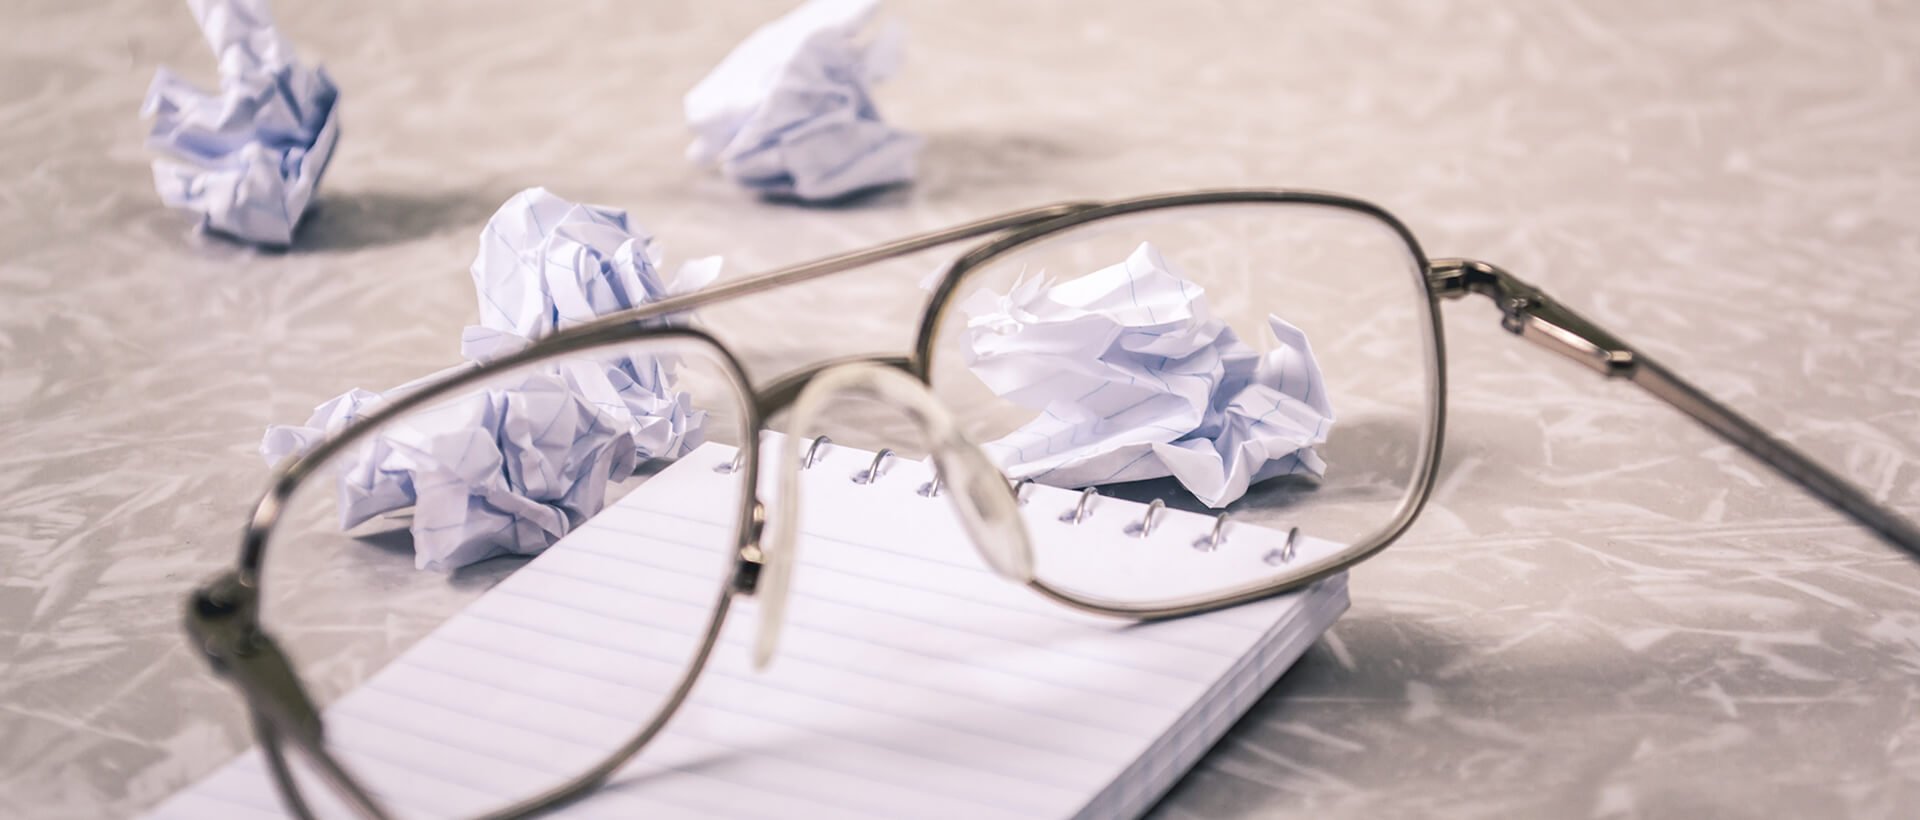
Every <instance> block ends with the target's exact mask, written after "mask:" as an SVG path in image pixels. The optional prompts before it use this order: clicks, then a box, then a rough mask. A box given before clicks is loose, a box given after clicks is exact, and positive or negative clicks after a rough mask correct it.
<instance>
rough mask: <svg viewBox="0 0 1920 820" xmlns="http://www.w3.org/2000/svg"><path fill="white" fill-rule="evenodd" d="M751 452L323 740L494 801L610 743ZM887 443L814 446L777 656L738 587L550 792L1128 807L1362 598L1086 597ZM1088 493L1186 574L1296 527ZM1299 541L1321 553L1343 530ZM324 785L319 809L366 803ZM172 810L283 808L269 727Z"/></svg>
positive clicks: (1098, 541)
mask: <svg viewBox="0 0 1920 820" xmlns="http://www.w3.org/2000/svg"><path fill="white" fill-rule="evenodd" d="M768 449H771V448H768ZM732 457H733V451H732V449H731V448H725V447H721V446H718V445H708V446H706V447H703V448H702V449H701V450H699V451H697V452H695V453H694V454H692V455H690V456H689V457H687V458H685V459H683V460H682V461H681V462H679V463H677V464H675V465H674V466H673V467H670V468H668V469H667V470H665V471H663V472H662V473H661V474H660V475H658V476H656V477H654V478H653V479H651V480H649V481H647V482H646V483H645V484H643V485H642V486H641V487H640V488H639V489H637V490H635V491H634V492H633V493H632V494H630V495H628V496H627V497H626V498H625V499H623V500H621V501H620V502H618V503H617V504H616V505H615V506H614V507H612V508H610V509H608V510H606V511H604V512H603V513H601V514H600V515H599V516H596V517H595V518H593V519H592V520H591V521H589V522H587V523H586V524H585V525H583V526H582V527H581V528H579V529H578V530H576V531H575V532H573V533H572V534H570V535H568V536H567V537H566V538H565V539H562V540H561V541H560V542H559V543H558V544H556V545H555V546H554V547H552V548H551V549H549V550H548V551H547V552H546V553H544V554H542V555H541V556H540V557H538V558H537V559H535V560H534V561H532V562H530V563H529V564H528V565H527V566H526V567H524V568H522V569H521V570H520V571H518V572H516V573H515V574H514V575H512V576H510V577H509V578H507V579H506V580H505V581H503V582H501V583H500V584H499V585H498V586H496V587H495V588H494V589H493V590H491V591H489V592H488V593H487V594H486V595H485V596H483V597H482V598H481V599H480V600H478V601H476V602H475V603H474V604H473V605H471V606H470V607H468V608H467V609H466V610H465V611H463V612H462V613H461V614H459V615H457V616H455V617H454V618H453V619H451V620H449V621H448V622H447V623H446V624H444V625H443V626H442V627H441V628H439V629H438V630H436V631H435V632H434V633H433V634H432V635H430V636H429V637H427V638H426V639H424V640H423V641H422V642H421V643H420V644H418V645H416V646H414V647H413V648H411V649H409V650H408V651H407V652H406V653H404V654H403V655H402V656H401V657H400V658H399V659H397V660H396V661H395V662H394V663H392V664H391V665H389V666H388V667H387V668H385V669H383V670H381V671H380V672H378V673H376V674H375V675H374V676H373V677H372V678H371V679H369V680H368V681H367V682H366V683H365V684H364V685H362V686H361V687H360V688H358V689H356V690H355V691H353V692H352V693H349V694H348V695H346V696H344V697H342V698H341V699H340V700H339V701H338V702H337V703H335V704H333V705H332V706H330V707H328V709H327V731H328V738H329V743H330V745H331V746H332V747H333V748H334V749H336V750H337V751H338V752H339V753H340V754H341V755H342V756H343V757H344V758H345V760H346V762H347V765H348V766H349V767H350V768H352V769H353V770H354V771H355V772H356V773H358V774H360V775H361V776H362V777H363V778H364V780H365V781H366V785H367V786H368V787H369V788H370V789H371V790H372V791H374V792H375V793H376V794H378V795H380V796H381V797H382V798H383V799H385V800H387V801H388V802H389V803H390V804H391V805H392V807H393V809H394V811H395V812H396V813H397V814H399V815H400V816H418V817H430V816H448V815H457V814H475V813H480V812H484V811H487V810H490V809H498V808H500V807H502V806H504V805H505V804H507V803H508V802H511V801H512V800H513V799H515V798H519V797H524V796H526V795H528V794H530V793H532V792H533V791H535V790H537V789H538V788H539V787H541V786H548V785H551V784H552V783H554V782H555V781H556V780H557V776H558V775H561V774H565V773H567V772H571V771H575V770H584V769H585V768H586V766H588V765H591V763H593V762H597V761H595V760H593V758H594V757H596V753H598V752H601V751H604V750H605V749H606V748H609V746H610V745H612V744H615V743H617V742H618V739H619V738H621V737H624V736H625V735H627V734H630V733H631V732H632V731H633V729H634V728H635V727H637V725H638V722H639V721H640V720H641V719H643V717H644V715H643V714H635V710H640V711H644V707H643V706H641V705H640V703H641V702H643V701H649V698H647V697H643V696H642V694H643V690H646V689H649V688H652V689H656V690H657V689H660V688H662V687H664V686H666V685H668V684H669V683H670V680H671V677H672V671H673V669H674V668H675V667H674V664H673V663H672V662H671V661H670V660H668V659H664V658H655V657H651V656H652V655H657V654H659V653H658V652H657V651H656V649H657V647H655V646H652V645H650V644H649V642H648V638H647V636H648V634H649V632H648V627H647V626H646V624H648V623H650V622H651V623H658V622H660V618H662V617H664V615H663V613H667V612H668V611H669V610H672V611H673V612H680V613H684V612H685V611H686V610H685V608H686V607H697V606H711V604H712V600H713V598H714V596H715V595H716V594H717V592H718V590H717V589H716V588H700V589H692V588H688V585H686V584H675V583H674V580H675V579H676V578H677V577H681V576H678V575H676V572H678V571H679V570H681V569H684V568H685V567H686V566H689V564H688V562H692V561H701V560H711V559H712V558H713V557H715V556H714V555H713V554H712V553H713V550H715V549H718V545H719V544H721V543H722V542H723V541H724V540H725V539H724V538H723V536H725V535H726V534H727V526H728V525H723V524H722V523H720V522H730V521H731V520H732V516H733V515H734V510H733V509H732V508H731V506H729V505H723V504H719V503H716V502H715V501H714V499H716V498H719V497H721V496H722V495H724V494H725V491H726V488H727V487H728V486H730V485H729V484H727V483H726V482H728V481H730V480H731V479H730V478H729V476H727V475H723V474H720V473H716V472H715V471H714V470H713V467H714V466H715V465H718V464H722V463H725V462H728V461H730V460H731V459H732ZM870 459H871V454H870V453H866V452H863V451H857V450H852V449H847V448H835V447H828V448H824V451H823V455H822V458H821V459H820V460H819V462H818V463H817V464H816V466H815V467H814V468H813V469H812V470H810V471H808V473H807V474H806V477H805V479H804V484H803V495H802V500H803V504H804V505H805V509H806V510H807V514H806V516H805V518H804V519H803V533H804V535H803V538H802V543H801V547H800V554H799V564H798V566H797V567H796V571H795V577H794V589H793V600H792V603H791V605H790V607H789V611H788V621H787V626H786V630H785V633H784V635H783V638H782V641H781V648H780V654H779V656H778V657H777V658H776V660H775V661H774V663H773V665H772V667H771V668H769V669H767V670H765V671H762V672H756V671H754V670H753V669H752V668H751V664H750V661H749V658H750V654H751V653H750V649H749V648H750V646H751V642H752V639H753V637H754V630H755V628H756V627H757V623H758V621H757V617H756V616H757V614H758V613H757V611H756V609H755V607H754V606H753V602H752V599H751V598H743V599H740V600H739V601H738V602H737V603H736V604H735V606H734V608H733V611H732V612H731V613H730V615H729V616H728V619H727V622H726V626H725V628H724V629H723V631H722V637H721V640H720V644H719V645H718V646H717V647H716V649H715V651H714V654H713V657H712V658H711V660H710V662H709V664H708V666H707V668H706V670H705V672H704V673H703V675H702V677H701V678H700V680H699V683H698V684H697V685H696V686H695V688H694V690H693V693H692V695H691V697H690V699H689V701H688V702H687V703H686V704H685V705H684V706H683V707H682V708H681V710H680V711H679V712H678V713H677V714H676V715H675V717H674V719H673V721H672V722H671V723H669V724H668V726H667V729H666V730H665V731H664V732H663V733H662V734H661V735H660V736H659V737H657V738H655V740H654V741H653V742H652V744H650V745H649V746H648V747H647V748H646V749H645V750H644V751H643V752H642V753H641V754H640V756H639V758H638V760H637V761H636V763H635V764H633V765H631V766H629V767H628V769H626V770H625V771H623V772H622V773H621V774H620V775H617V776H616V777H615V778H614V780H613V781H612V783H611V784H610V785H609V786H608V787H606V788H602V789H601V790H599V791H598V792H596V793H595V794H594V795H593V796H592V797H590V798H588V799H586V800H582V801H580V802H577V803H575V804H572V805H570V806H568V807H566V808H565V809H563V810H561V811H559V812H557V813H556V814H555V815H553V816H559V817H631V816H636V815H643V814H644V815H645V816H649V817H712V816H721V817H768V816H783V817H790V816H806V817H881V818H886V817H905V816H914V817H956V818H959V817H965V818H996V817H1008V818H1011V817H1061V818H1064V817H1073V816H1077V815H1083V814H1084V815H1086V816H1095V815H1111V814H1113V813H1116V812H1119V813H1124V814H1135V813H1138V812H1139V811H1142V810H1144V809H1145V808H1146V807H1147V806H1149V805H1151V802H1152V801H1153V800H1154V799H1157V797H1158V795H1159V794H1161V793H1162V792H1163V791H1164V790H1165V789H1166V788H1167V787H1168V786H1169V785H1171V783H1172V782H1173V781H1174V780H1175V779H1177V778H1178V776H1179V775H1180V774H1181V773H1182V772H1184V771H1185V769H1186V768H1187V767H1188V766H1191V765H1192V763H1193V761H1194V760H1195V759H1197V758H1198V756H1199V755H1200V754H1201V753H1203V752H1204V751H1205V749H1206V747H1207V746H1209V745H1211V743H1212V742H1213V741H1214V740H1215V739H1217V738H1218V736H1219V734H1220V732H1222V731H1224V729H1225V727H1226V726H1227V725H1228V724H1230V723H1231V721H1232V720H1233V719H1234V718H1236V717H1237V716H1238V715H1239V714H1241V713H1242V712H1243V711H1244V710H1245V709H1246V707H1247V706H1248V705H1250V704H1251V702H1252V700H1253V699H1254V698H1255V697H1257V696H1258V695H1259V694H1260V692H1262V691H1264V690H1265V689H1266V688H1267V687H1268V686H1270V685H1271V683H1272V681H1273V680H1274V679H1275V678H1277V677H1278V675H1279V673H1280V672H1281V671H1283V670H1284V669H1285V668H1286V666H1287V665H1290V664H1291V662H1292V661H1293V659H1294V658H1295V657H1297V656H1298V654H1299V652H1300V651H1302V650H1303V649H1304V648H1305V647H1306V646H1307V645H1308V644H1310V643H1311V642H1312V640H1313V639H1314V638H1316V637H1317V636H1318V635H1319V633H1320V632H1321V631H1323V630H1324V629H1325V627H1326V625H1328V624H1330V623H1331V622H1332V620H1333V619H1334V618H1335V617H1337V616H1338V614H1339V612H1340V611H1342V610H1343V609H1344V607H1345V600H1346V599H1345V590H1344V585H1343V583H1342V582H1341V581H1342V579H1334V582H1330V583H1325V584H1323V585H1321V586H1319V587H1316V588H1315V589H1314V590H1313V591H1311V592H1309V593H1305V594H1295V595H1289V596H1285V597H1281V598H1276V599H1270V600H1266V601H1262V602H1257V603H1254V604H1249V605H1245V606H1241V607H1236V608H1233V609H1229V610H1225V611H1221V612H1216V613H1211V614H1208V615H1204V616H1197V617H1192V618H1185V619H1180V620H1176V621H1169V622H1163V623H1156V624H1147V625H1129V624H1126V623H1124V622H1115V621H1108V620H1104V619H1100V618H1096V617H1092V616H1087V615H1082V614H1079V613H1076V612H1074V611H1071V610H1068V609H1066V608H1064V607H1061V606H1059V605H1056V604H1053V603H1051V602H1048V601H1047V600H1045V599H1043V598H1041V597H1040V596H1038V595H1037V594H1036V593H1034V592H1032V591H1031V590H1028V589H1026V588H1024V587H1022V586H1019V585H1015V584H1010V583H1008V582H1006V581H1004V580H1001V579H999V578H998V577H995V576H993V575H991V574H990V573H989V572H988V571H987V569H986V568H985V566H984V565H983V564H982V563H981V561H980V559H979V558H978V557H977V555H976V554H975V553H974V551H973V549H972V547H971V546H970V545H969V544H968V543H967V542H966V539H965V536H964V535H963V534H962V531H961V529H960V527H959V525H958V522H957V521H956V520H954V518H953V513H952V510H951V507H950V506H949V505H948V504H947V503H946V502H944V501H943V500H940V499H928V498H925V497H923V496H920V495H917V494H915V493H914V488H917V487H918V486H919V485H920V484H921V483H924V482H925V481H926V479H927V474H926V468H925V467H924V466H923V465H920V464H916V463H912V462H905V461H897V460H896V461H892V462H889V464H888V466H887V467H886V469H884V470H883V474H882V476H881V477H880V478H879V479H878V480H877V481H876V482H874V483H872V484H857V483H854V482H852V481H851V480H850V479H849V477H850V476H851V475H852V474H853V473H855V472H858V471H860V470H862V469H864V468H865V467H866V466H867V464H868V462H869V461H870ZM1074 497H1075V494H1074V493H1070V492H1065V491H1058V490H1053V489H1051V488H1032V489H1031V490H1030V491H1029V498H1030V499H1031V500H1030V502H1029V504H1028V507H1027V510H1028V520H1029V524H1030V526H1031V527H1032V528H1033V531H1034V541H1035V543H1036V544H1037V545H1044V547H1043V548H1044V549H1046V550H1066V549H1077V550H1081V551H1083V552H1085V553H1087V554H1089V555H1096V556H1097V555H1098V554H1099V553H1098V551H1101V550H1105V551H1107V554H1109V555H1113V556H1127V555H1131V556H1132V557H1131V558H1127V559H1126V560H1125V561H1123V562H1122V565H1123V566H1127V567H1131V568H1132V569H1131V570H1129V571H1134V570H1138V569H1139V568H1140V567H1142V566H1149V565H1151V566H1154V567H1157V570H1158V571H1160V572H1162V573H1163V574H1165V575H1168V576H1170V577H1171V576H1177V578H1176V580H1178V578H1188V579H1189V582H1191V580H1190V579H1191V578H1194V577H1213V576H1215V575H1217V574H1218V573H1222V572H1231V571H1233V569H1232V568H1233V567H1234V566H1239V567H1240V568H1241V569H1242V570H1246V571H1253V568H1254V567H1265V566H1266V565H1265V564H1264V563H1262V562H1260V561H1259V560H1258V555H1259V554H1260V553H1261V552H1263V551H1265V550H1267V549H1269V548H1272V547H1278V546H1280V545H1281V544H1283V543H1284V535H1283V534H1279V533H1273V532H1271V531H1267V530H1264V529H1260V528H1255V527H1239V528H1235V529H1233V530H1231V531H1230V533H1229V535H1230V538H1231V541H1230V542H1229V543H1230V545H1231V546H1230V547H1224V548H1222V549H1221V550H1220V551H1218V552H1214V553H1200V552H1197V551H1194V550H1193V549H1192V548H1191V547H1190V543H1191V541H1192V540H1194V539H1195V538H1197V537H1199V536H1200V535H1203V534H1204V533H1205V531H1206V528H1207V526H1210V523H1211V522H1210V519H1206V518H1204V517H1200V516H1190V515H1187V514H1185V513H1174V512H1171V511H1169V512H1168V513H1167V514H1166V515H1165V517H1164V518H1163V519H1162V524H1161V526H1160V527H1159V528H1156V531H1155V532H1154V534H1153V535H1152V536H1151V537H1150V538H1148V539H1130V538H1127V537H1126V536H1123V535H1121V534H1120V529H1121V527H1122V526H1123V524H1124V522H1125V521H1128V520H1133V519H1135V518H1137V517H1138V516H1139V514H1140V513H1141V511H1143V510H1144V508H1143V507H1142V506H1141V505H1137V504H1132V503H1126V502H1119V501H1103V502H1100V503H1099V504H1097V505H1096V507H1095V508H1094V509H1093V511H1092V514H1091V515H1090V516H1089V518H1088V519H1087V520H1085V521H1082V522H1081V523H1079V524H1068V523H1064V522H1060V521H1058V520H1057V517H1058V513H1059V512H1060V511H1061V510H1064V509H1066V508H1067V507H1069V506H1071V503H1072V501H1073V500H1074ZM1153 544H1158V545H1159V546H1160V547H1162V548H1163V549H1162V551H1161V553H1152V552H1149V551H1147V550H1145V549H1144V546H1147V545H1153ZM1134 547H1142V549H1139V550H1134V551H1133V552H1128V550H1133V548H1134ZM1296 547H1297V548H1298V549H1299V550H1300V551H1301V554H1300V555H1299V556H1297V560H1311V558H1312V554H1313V553H1314V552H1315V551H1318V550H1322V549H1326V548H1331V545H1323V544H1319V543H1318V542H1314V543H1311V544H1308V543H1306V542H1303V543H1302V544H1297V545H1296ZM1162 553H1164V555H1163V554H1162ZM1165 556H1174V557H1173V558H1168V557H1165ZM1249 556H1252V557H1251V558H1249ZM1216 559H1219V560H1216ZM1240 559H1247V560H1245V561H1241V560H1240ZM1085 560H1091V559H1085ZM503 737H510V738H512V739H513V742H512V743H509V744H502V743H501V742H500V739H501V738H503ZM482 738H484V739H486V742H485V743H482V742H480V739H482ZM503 748H505V749H507V750H508V751H502V749H503ZM481 750H484V753H482V751H481ZM314 785H315V789H314V790H313V791H311V792H309V799H310V800H313V802H314V803H315V804H316V809H318V810H320V811H321V812H322V813H323V815H326V816H348V815H347V814H346V813H345V812H344V811H342V810H341V808H342V807H340V806H338V805H337V804H336V803H335V801H334V800H333V799H332V798H331V796H330V795H326V794H325V793H324V789H321V788H319V784H317V783H316V784H314ZM153 816H154V817H160V818H188V817H192V818H200V817H209V816H235V817H247V816H259V817H275V816H281V809H280V805H279V799H278V797H277V795H276V794H275V792H274V790H273V788H272V786H271V785H270V783H269V781H268V780H267V777H266V774H265V765H264V762H263V760H262V758H261V757H260V755H259V754H258V753H257V752H249V753H248V754H246V755H243V756H242V757H240V758H239V759H238V760H236V761H235V762H234V763H232V764H230V765H229V766H227V767H226V768H224V769H222V770H220V771H219V772H217V773H215V774H214V775H213V776H211V777H209V778H208V779H207V780H205V781H203V782H202V783H200V784H198V785H196V786H194V787H192V788H190V789H188V790H187V791H184V792H182V793H180V794H179V795H176V796H175V797H174V798H172V799H171V800H169V801H168V802H167V803H165V804H163V805H162V806H161V807H160V808H159V809H158V810H157V811H156V812H155V813H154V815H153Z"/></svg>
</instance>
